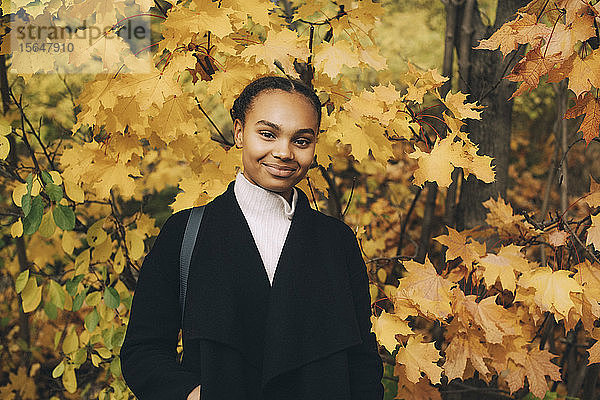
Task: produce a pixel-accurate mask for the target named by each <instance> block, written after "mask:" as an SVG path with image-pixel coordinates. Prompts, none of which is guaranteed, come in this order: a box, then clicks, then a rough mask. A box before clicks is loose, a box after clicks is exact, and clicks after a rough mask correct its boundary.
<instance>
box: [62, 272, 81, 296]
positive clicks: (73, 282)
mask: <svg viewBox="0 0 600 400" xmlns="http://www.w3.org/2000/svg"><path fill="white" fill-rule="evenodd" d="M83 277H84V275H83V274H79V275H75V276H74V277H73V278H72V279H69V280H68V281H67V283H66V285H65V286H66V288H67V293H69V294H70V295H71V296H75V293H77V285H79V282H81V281H82V280H83Z"/></svg>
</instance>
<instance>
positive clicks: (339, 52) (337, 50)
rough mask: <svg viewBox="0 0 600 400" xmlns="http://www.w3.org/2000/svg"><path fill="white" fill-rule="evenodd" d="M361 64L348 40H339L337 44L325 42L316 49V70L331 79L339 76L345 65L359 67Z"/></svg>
mask: <svg viewBox="0 0 600 400" xmlns="http://www.w3.org/2000/svg"><path fill="white" fill-rule="evenodd" d="M359 62H360V58H359V56H358V54H356V53H355V52H354V50H353V49H352V47H351V45H350V42H348V41H347V40H339V41H336V42H335V44H332V43H327V42H323V43H321V44H319V45H318V46H316V47H315V57H314V65H315V68H316V69H317V70H318V71H321V72H323V73H324V74H327V75H328V76H329V77H331V78H335V77H337V76H338V75H339V73H340V72H341V70H342V66H343V65H346V66H347V67H350V68H352V67H358V64H359Z"/></svg>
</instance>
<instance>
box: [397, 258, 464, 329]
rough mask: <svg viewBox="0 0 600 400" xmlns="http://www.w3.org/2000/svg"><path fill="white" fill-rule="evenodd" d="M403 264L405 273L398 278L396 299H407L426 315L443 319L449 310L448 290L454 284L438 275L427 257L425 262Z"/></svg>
mask: <svg viewBox="0 0 600 400" xmlns="http://www.w3.org/2000/svg"><path fill="white" fill-rule="evenodd" d="M403 265H404V268H406V270H407V273H406V275H405V276H404V277H403V278H401V279H400V280H399V285H398V289H397V291H396V299H397V300H403V299H407V300H409V301H410V302H412V303H413V304H414V305H415V306H416V307H417V308H418V309H419V310H420V311H421V312H422V313H423V314H424V315H426V316H433V317H434V318H436V319H445V318H446V317H447V316H448V315H449V314H450V312H451V308H450V297H449V292H450V288H451V287H452V286H453V285H454V284H453V283H452V282H450V281H448V280H447V279H445V278H443V277H442V276H440V275H438V273H437V271H436V270H435V268H434V267H433V264H431V262H430V261H429V257H425V264H419V263H418V262H415V261H405V262H404V263H403Z"/></svg>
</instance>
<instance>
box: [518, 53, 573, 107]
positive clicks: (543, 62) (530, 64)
mask: <svg viewBox="0 0 600 400" xmlns="http://www.w3.org/2000/svg"><path fill="white" fill-rule="evenodd" d="M561 60H562V57H561V55H560V54H553V55H551V56H544V55H543V54H542V53H541V50H540V48H539V47H536V48H534V49H532V50H530V51H529V52H527V54H526V55H525V57H524V58H523V59H522V60H521V61H519V62H518V63H517V65H515V66H514V68H513V70H512V72H511V73H510V74H509V75H507V76H506V79H508V80H510V81H513V82H523V83H522V84H521V85H520V86H519V88H518V89H517V90H516V91H515V92H514V93H513V94H512V96H510V98H509V100H510V99H512V98H514V97H516V96H519V95H521V94H523V93H525V92H526V91H531V90H532V89H535V88H536V87H537V86H538V84H539V82H540V77H541V76H542V75H546V74H547V73H549V72H550V71H551V70H552V69H553V68H554V67H555V65H556V64H557V63H559V62H560V61H561Z"/></svg>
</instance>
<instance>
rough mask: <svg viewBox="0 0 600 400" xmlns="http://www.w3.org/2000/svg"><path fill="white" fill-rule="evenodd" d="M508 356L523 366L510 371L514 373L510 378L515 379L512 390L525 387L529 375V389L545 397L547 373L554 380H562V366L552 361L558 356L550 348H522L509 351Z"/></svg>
mask: <svg viewBox="0 0 600 400" xmlns="http://www.w3.org/2000/svg"><path fill="white" fill-rule="evenodd" d="M507 356H508V358H509V359H511V360H513V361H514V362H515V364H517V365H519V366H521V368H515V369H514V370H511V371H510V375H512V376H511V378H510V379H511V380H512V381H513V383H512V384H511V385H510V386H511V391H514V390H513V388H514V387H517V388H521V387H523V383H524V379H525V377H527V381H528V382H529V391H530V392H531V393H532V394H533V395H535V396H537V397H539V398H543V397H544V396H545V395H546V392H547V391H548V384H547V383H546V378H545V377H546V375H548V376H549V377H550V379H552V380H553V381H560V380H561V374H560V367H559V366H558V365H556V364H554V363H553V362H551V361H550V359H551V358H553V357H556V356H555V355H554V354H552V353H550V352H549V351H548V350H539V349H537V348H535V347H534V348H532V349H531V350H527V349H525V348H521V349H520V350H519V351H511V352H509V353H508V355H507ZM515 390H516V389H515Z"/></svg>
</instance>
